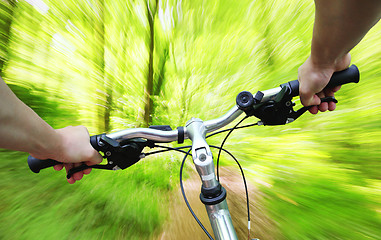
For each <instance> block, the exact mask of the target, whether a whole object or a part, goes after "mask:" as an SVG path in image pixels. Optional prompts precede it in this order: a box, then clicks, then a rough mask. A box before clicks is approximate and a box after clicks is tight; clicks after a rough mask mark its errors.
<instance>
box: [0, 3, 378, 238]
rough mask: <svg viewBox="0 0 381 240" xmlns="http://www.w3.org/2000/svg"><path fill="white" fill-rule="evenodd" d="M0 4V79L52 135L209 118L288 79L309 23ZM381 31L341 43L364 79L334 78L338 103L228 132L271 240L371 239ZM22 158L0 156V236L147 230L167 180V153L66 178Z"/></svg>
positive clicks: (117, 6) (194, 10)
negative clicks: (72, 180)
mask: <svg viewBox="0 0 381 240" xmlns="http://www.w3.org/2000/svg"><path fill="white" fill-rule="evenodd" d="M0 6H1V8H0V11H1V12H0V20H1V21H0V67H1V76H2V77H3V79H4V80H5V81H6V82H7V84H8V85H9V86H10V87H11V89H12V90H13V91H14V92H15V93H16V95H17V96H18V97H19V98H20V99H21V100H22V101H24V102H25V103H26V104H27V105H29V106H30V107H31V108H33V109H34V110H35V111H36V112H37V113H38V114H39V115H40V116H41V117H42V118H43V119H44V120H46V121H47V122H48V123H49V124H51V125H52V126H53V127H54V128H61V127H65V126H68V125H85V126H86V127H87V128H88V129H89V131H90V134H91V135H93V134H99V133H103V132H111V131H116V130H118V129H124V128H132V127H145V126H148V125H159V124H170V125H171V127H172V128H175V127H177V126H182V125H184V124H185V122H186V121H187V120H188V119H189V118H190V117H199V118H201V119H204V120H208V119H212V118H216V117H219V116H220V115H222V114H223V113H225V112H226V111H227V110H229V109H230V108H231V107H232V106H233V105H234V104H235V97H236V95H237V94H238V93H239V92H240V91H243V90H247V91H251V92H256V91H258V90H264V89H269V88H273V87H276V86H279V85H280V84H281V83H284V82H286V81H290V80H294V79H296V78H297V69H298V67H299V66H300V65H301V64H302V63H303V62H304V61H305V60H306V58H307V57H308V55H309V51H310V40H311V36H312V27H313V18H314V3H313V1H312V0H309V1H304V0H293V1H281V0H268V1H265V0H257V1H246V0H240V1H227V0H219V1H217V0H211V1H201V0H193V1H181V0H167V1H161V0H160V1H159V0H133V1H130V0H128V1H125V0H119V1H116V0H86V1H72V0H63V1H57V0H44V1H41V0H26V1H23V0H20V1H16V0H3V1H0ZM380 30H381V24H380V23H379V24H377V25H376V26H375V27H374V28H373V29H372V30H371V31H370V32H369V33H368V34H367V35H366V37H365V38H364V39H363V40H362V42H361V43H360V44H359V45H358V46H356V48H355V49H353V50H352V52H351V54H352V62H353V63H354V64H356V65H357V66H358V67H359V69H360V72H361V80H360V83H359V84H357V85H356V84H349V85H346V86H343V87H342V90H340V92H339V93H338V94H337V99H338V100H339V104H338V106H337V109H336V110H335V111H333V112H329V113H328V112H327V113H320V114H318V115H316V116H313V115H309V114H305V116H302V117H301V118H300V119H298V121H296V122H294V123H291V124H289V125H286V126H276V127H272V126H261V127H253V128H249V129H244V130H237V131H236V132H235V133H234V134H233V135H232V137H231V138H230V139H229V140H228V141H227V144H226V148H227V149H229V150H231V151H232V152H233V153H234V154H236V155H237V156H238V159H239V160H240V161H241V163H242V165H243V167H244V170H245V172H246V174H247V175H248V176H249V181H250V182H252V183H253V184H255V185H256V186H257V187H258V188H259V190H260V191H261V194H262V195H263V197H262V198H261V201H260V202H257V203H255V204H261V205H263V206H265V207H266V209H267V214H268V215H269V217H270V218H271V219H272V220H273V223H272V224H273V228H274V229H276V231H275V232H276V233H277V236H276V239H295V240H301V239H381V214H380V213H381V206H380V202H381V201H380V199H381V178H380V170H381V166H380V162H381V161H380V160H381V94H380V91H381V85H380V78H381V57H380V56H381V34H380ZM297 104H298V103H297ZM299 105H300V104H299ZM250 121H251V122H254V121H255V119H250V120H248V121H247V122H250ZM42 137H43V136H42ZM219 141H221V139H219V138H215V139H213V140H211V141H210V143H213V144H216V143H218V142H219ZM26 157H27V154H25V153H19V152H13V151H7V150H1V151H0V159H1V161H0V176H1V182H0V196H1V198H0V222H1V224H0V239H152V238H155V237H156V236H158V235H159V234H160V231H161V229H162V227H163V224H164V222H165V220H166V219H167V218H168V214H169V211H170V209H168V206H167V205H166V204H168V199H169V198H170V196H171V195H172V193H173V191H175V190H176V189H177V188H178V185H177V183H178V171H179V167H180V160H181V155H179V154H163V155H162V156H158V157H150V158H147V159H145V160H143V161H141V162H139V163H138V164H136V165H134V166H132V167H131V168H129V169H127V170H124V171H117V172H107V171H99V170H98V171H97V170H94V171H93V172H92V173H91V175H89V176H87V177H85V179H83V180H82V181H80V182H78V183H76V184H74V185H69V184H67V182H66V181H65V176H64V173H63V172H54V171H53V170H45V171H42V172H41V173H40V174H39V175H35V174H33V173H31V172H30V170H29V169H28V166H27V163H26ZM223 162H224V164H225V165H229V164H230V162H231V160H229V159H227V158H226V159H225V158H224V159H223ZM189 165H191V161H190V160H189ZM221 174H223V173H221ZM242 205H243V206H244V203H242ZM187 217H189V218H190V217H191V215H189V216H187ZM257 237H259V238H261V239H266V236H257Z"/></svg>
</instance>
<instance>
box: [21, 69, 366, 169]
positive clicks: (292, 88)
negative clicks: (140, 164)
mask: <svg viewBox="0 0 381 240" xmlns="http://www.w3.org/2000/svg"><path fill="white" fill-rule="evenodd" d="M359 79H360V73H359V70H358V68H357V67H356V66H355V65H352V66H350V67H349V68H348V69H346V70H343V71H340V72H336V73H334V74H333V76H332V78H331V80H330V82H329V83H328V85H327V88H332V87H335V86H339V85H343V84H347V83H352V82H353V83H358V82H359ZM259 93H260V94H259V95H260V97H259V98H257V95H258V94H257V95H256V97H255V98H257V99H255V98H254V100H256V101H257V104H259V105H261V104H262V105H263V104H265V103H270V102H275V103H276V101H277V98H279V95H280V93H282V94H283V95H285V94H286V95H287V97H289V98H290V100H291V99H292V98H293V97H296V96H298V95H299V82H298V80H294V81H290V82H287V83H284V84H282V85H280V87H277V88H273V89H269V90H265V91H262V92H259ZM287 101H288V100H287ZM283 103H284V102H283ZM273 105H274V104H273ZM271 106H272V105H271ZM291 108H292V107H291ZM307 109H308V107H304V108H303V109H300V110H302V111H301V112H299V111H298V112H299V113H298V112H290V111H289V109H286V110H287V111H288V112H287V113H288V114H290V115H292V114H294V115H295V116H296V117H294V119H293V120H295V119H296V118H297V117H298V114H299V116H300V115H301V114H302V113H304V112H305V111H306V110H307ZM243 112H244V111H243V110H242V108H240V107H239V106H238V105H235V106H234V107H233V108H231V109H230V110H229V111H228V112H227V113H226V114H225V115H223V116H221V117H220V118H217V119H213V120H208V121H205V122H204V126H205V128H206V132H213V131H215V130H218V129H220V128H222V127H224V126H226V125H227V124H229V123H231V122H232V121H234V120H235V119H236V118H237V117H239V116H240V115H241V114H242V113H243ZM245 112H246V111H245ZM246 113H247V112H246ZM277 114H279V113H277ZM254 115H255V114H254ZM255 116H256V117H258V116H257V115H255ZM286 118H287V117H286ZM293 120H292V121H293ZM288 122H290V121H287V122H284V123H281V124H285V123H288ZM268 125H277V123H276V124H268ZM180 135H181V136H180ZM137 138H144V139H147V140H150V141H154V142H174V141H178V139H188V138H189V136H188V133H187V131H186V128H183V127H180V128H178V129H176V130H170V131H163V130H159V129H152V128H133V129H126V130H121V131H118V132H114V133H109V134H106V135H104V134H103V135H95V136H91V138H90V142H91V145H92V146H93V147H94V149H96V150H97V151H101V150H100V149H101V148H100V147H101V146H100V145H98V144H100V142H102V141H103V142H102V144H110V146H111V147H120V146H118V145H119V143H121V142H124V141H128V140H131V139H137ZM99 139H100V140H99ZM131 144H132V145H133V146H132V149H133V151H135V150H140V149H141V150H142V149H143V148H144V146H148V145H147V144H148V142H144V143H143V142H139V141H135V142H132V143H131ZM144 144H145V145H144ZM106 155H107V154H106ZM135 155H136V154H135ZM138 156H139V154H138ZM105 157H107V156H105ZM124 157H127V158H128V156H124ZM135 158H136V156H135ZM138 160H139V159H138ZM138 160H135V159H134V160H133V163H132V164H134V163H135V162H137V161H138ZM57 164H62V163H61V162H58V161H55V160H51V159H47V160H40V159H36V158H34V157H32V156H29V157H28V165H29V168H30V169H31V170H32V171H33V172H34V173H39V172H40V170H41V169H44V168H48V167H52V166H54V165H57ZM94 166H99V165H94ZM94 166H88V167H94ZM100 166H104V165H100ZM128 166H130V165H128ZM128 166H127V167H128ZM116 167H118V168H117V169H120V168H119V167H120V166H117V165H116ZM84 168H86V166H84ZM97 168H103V169H109V168H106V167H97ZM114 168H115V167H114ZM114 168H112V169H114ZM124 168H126V167H124ZM124 168H122V169H124ZM114 170H115V169H114Z"/></svg>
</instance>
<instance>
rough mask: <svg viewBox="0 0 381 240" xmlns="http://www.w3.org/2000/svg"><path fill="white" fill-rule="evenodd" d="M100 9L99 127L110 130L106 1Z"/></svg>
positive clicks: (98, 34)
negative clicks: (106, 54)
mask: <svg viewBox="0 0 381 240" xmlns="http://www.w3.org/2000/svg"><path fill="white" fill-rule="evenodd" d="M98 9H99V15H98V16H99V19H97V21H96V22H97V24H96V27H95V30H96V34H97V36H98V39H99V41H98V42H96V44H97V45H98V46H97V48H98V50H99V51H98V54H97V59H96V66H97V68H98V69H97V71H99V74H100V76H99V81H100V83H99V86H100V87H101V89H100V92H99V94H100V98H99V100H98V101H99V104H98V129H99V131H100V132H109V131H110V129H111V127H110V116H111V109H112V106H111V105H112V96H113V90H112V86H111V84H110V79H109V78H108V77H107V73H106V71H105V48H106V44H107V43H106V39H105V22H104V21H105V11H106V9H105V1H104V0H99V1H98Z"/></svg>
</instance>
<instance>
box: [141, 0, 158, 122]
mask: <svg viewBox="0 0 381 240" xmlns="http://www.w3.org/2000/svg"><path fill="white" fill-rule="evenodd" d="M150 5H151V4H150V0H147V18H148V24H149V60H148V75H147V84H146V88H145V91H144V94H145V106H144V125H145V126H149V125H150V124H151V122H152V110H153V101H152V95H153V55H154V49H155V48H154V47H155V16H156V14H157V8H158V0H155V6H154V7H151V6H150Z"/></svg>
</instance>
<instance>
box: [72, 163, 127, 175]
mask: <svg viewBox="0 0 381 240" xmlns="http://www.w3.org/2000/svg"><path fill="white" fill-rule="evenodd" d="M89 168H96V169H104V170H118V169H120V168H118V167H117V166H116V164H115V163H113V162H111V161H109V162H108V164H106V165H101V164H95V165H90V166H89V165H86V164H82V165H81V166H78V167H73V168H71V169H69V171H68V172H67V175H66V178H67V179H69V178H71V177H72V176H73V175H74V173H77V172H81V171H83V170H86V169H89Z"/></svg>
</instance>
